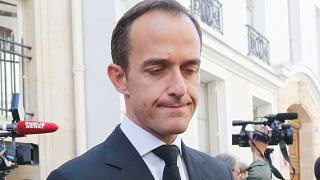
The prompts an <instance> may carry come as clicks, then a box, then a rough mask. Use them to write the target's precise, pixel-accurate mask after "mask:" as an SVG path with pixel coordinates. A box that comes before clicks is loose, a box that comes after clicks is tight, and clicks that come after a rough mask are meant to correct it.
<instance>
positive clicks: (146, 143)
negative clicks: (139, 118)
mask: <svg viewBox="0 0 320 180" xmlns="http://www.w3.org/2000/svg"><path fill="white" fill-rule="evenodd" d="M120 128H121V130H122V131H123V133H124V134H125V135H126V136H127V138H128V139H129V141H130V142H131V143H132V145H133V146H134V147H135V148H136V150H137V151H138V153H139V154H140V156H144V155H145V154H147V153H149V152H150V151H152V150H153V149H155V148H157V147H159V146H161V145H165V143H164V142H162V141H161V140H160V139H158V138H157V137H155V136H154V135H152V134H150V133H149V132H148V131H146V130H144V129H142V128H141V127H140V126H138V125H136V124H135V123H134V122H133V121H131V120H130V119H129V118H128V117H127V116H124V118H123V120H122V122H121V125H120ZM171 144H172V145H176V146H178V148H179V150H180V155H182V151H181V137H180V135H178V136H177V137H176V139H175V140H174V141H173V142H172V143H171Z"/></svg>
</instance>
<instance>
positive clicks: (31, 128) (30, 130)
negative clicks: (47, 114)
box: [16, 120, 58, 135]
mask: <svg viewBox="0 0 320 180" xmlns="http://www.w3.org/2000/svg"><path fill="white" fill-rule="evenodd" d="M57 129H58V126H57V125H56V124H54V123H48V122H40V121H31V120H25V121H19V122H18V123H17V128H16V132H17V134H19V135H26V134H43V133H51V132H54V131H56V130H57Z"/></svg>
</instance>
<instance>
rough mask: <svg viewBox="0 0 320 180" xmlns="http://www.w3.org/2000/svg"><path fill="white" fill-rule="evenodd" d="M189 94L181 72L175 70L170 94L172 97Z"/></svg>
mask: <svg viewBox="0 0 320 180" xmlns="http://www.w3.org/2000/svg"><path fill="white" fill-rule="evenodd" d="M186 93H187V86H186V82H185V79H184V77H183V74H182V72H181V71H180V70H175V71H173V72H172V75H171V77H170V79H169V87H168V94H169V95H170V96H177V97H182V96H184V95H185V94H186Z"/></svg>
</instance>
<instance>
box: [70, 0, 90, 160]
mask: <svg viewBox="0 0 320 180" xmlns="http://www.w3.org/2000/svg"><path fill="white" fill-rule="evenodd" d="M71 13H72V14H71V20H72V47H73V48H72V52H73V78H74V79H73V80H74V107H75V131H76V153H77V155H80V154H83V153H84V152H85V151H86V150H87V129H86V108H85V85H84V84H85V83H84V71H85V66H84V57H83V31H82V28H83V26H82V15H83V13H82V0H71Z"/></svg>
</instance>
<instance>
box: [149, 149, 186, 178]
mask: <svg viewBox="0 0 320 180" xmlns="http://www.w3.org/2000/svg"><path fill="white" fill-rule="evenodd" d="M152 152H153V153H154V154H155V155H157V156H158V157H159V158H161V159H162V160H163V161H164V162H165V163H166V165H165V167H164V170H163V177H162V180H181V178H180V173H179V168H178V166H177V158H178V154H179V148H178V147H177V146H175V145H162V146H160V147H158V148H156V149H154V150H153V151H152Z"/></svg>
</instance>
